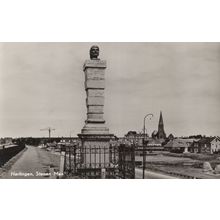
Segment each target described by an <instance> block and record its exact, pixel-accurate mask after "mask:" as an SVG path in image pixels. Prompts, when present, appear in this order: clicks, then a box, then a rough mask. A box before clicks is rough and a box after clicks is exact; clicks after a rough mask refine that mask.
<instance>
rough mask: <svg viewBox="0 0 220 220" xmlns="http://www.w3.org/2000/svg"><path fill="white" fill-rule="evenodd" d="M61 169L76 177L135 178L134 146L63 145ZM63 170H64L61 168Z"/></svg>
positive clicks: (66, 173) (67, 174)
mask: <svg viewBox="0 0 220 220" xmlns="http://www.w3.org/2000/svg"><path fill="white" fill-rule="evenodd" d="M61 149H62V153H61V155H63V156H61V158H63V159H61V163H62V165H61V166H60V167H61V168H60V169H63V171H64V174H65V175H66V177H67V178H68V177H74V178H92V179H97V178H103V179H115V178H129V179H132V178H135V153H134V152H135V151H134V148H133V146H132V147H128V146H125V145H119V146H112V145H110V146H98V145H97V146H86V147H82V146H79V145H77V144H72V145H71V144H68V145H63V146H62V148H61ZM61 172H62V170H61Z"/></svg>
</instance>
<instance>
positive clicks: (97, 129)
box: [81, 123, 109, 136]
mask: <svg viewBox="0 0 220 220" xmlns="http://www.w3.org/2000/svg"><path fill="white" fill-rule="evenodd" d="M81 134H82V135H83V134H85V135H87V134H90V135H95V136H96V135H109V129H108V128H106V127H105V125H104V124H102V123H87V124H86V125H85V126H84V127H83V129H82V130H81Z"/></svg>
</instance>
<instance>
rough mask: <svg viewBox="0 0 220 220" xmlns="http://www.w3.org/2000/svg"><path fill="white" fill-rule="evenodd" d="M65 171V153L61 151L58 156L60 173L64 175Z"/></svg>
mask: <svg viewBox="0 0 220 220" xmlns="http://www.w3.org/2000/svg"><path fill="white" fill-rule="evenodd" d="M64 169H65V151H61V155H60V173H64Z"/></svg>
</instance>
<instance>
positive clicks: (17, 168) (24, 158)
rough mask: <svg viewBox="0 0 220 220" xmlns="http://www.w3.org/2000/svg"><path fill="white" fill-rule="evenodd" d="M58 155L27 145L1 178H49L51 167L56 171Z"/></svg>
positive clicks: (58, 161) (58, 160)
mask: <svg viewBox="0 0 220 220" xmlns="http://www.w3.org/2000/svg"><path fill="white" fill-rule="evenodd" d="M59 163H60V157H59V156H58V155H54V154H52V153H50V152H48V151H46V150H43V149H40V148H38V147H33V146H27V150H26V151H25V152H24V153H23V154H22V155H21V157H20V158H19V159H18V160H17V161H16V162H15V163H14V164H13V165H12V167H11V168H10V170H9V171H7V172H6V173H5V174H3V176H2V178H8V179H24V178H25V179H26V178H28V179H42V178H49V177H50V173H51V168H52V169H55V171H58V169H59Z"/></svg>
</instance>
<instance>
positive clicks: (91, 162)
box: [78, 46, 113, 172]
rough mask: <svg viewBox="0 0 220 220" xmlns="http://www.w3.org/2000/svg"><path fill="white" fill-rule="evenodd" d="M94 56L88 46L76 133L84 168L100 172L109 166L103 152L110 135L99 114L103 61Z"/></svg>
mask: <svg viewBox="0 0 220 220" xmlns="http://www.w3.org/2000/svg"><path fill="white" fill-rule="evenodd" d="M98 57H99V47H98V46H92V47H91V49H90V60H86V61H85V63H84V66H83V71H84V73H85V90H86V107H87V119H86V121H85V125H84V127H83V128H82V130H81V134H79V135H78V136H79V138H80V139H81V143H82V151H83V152H85V154H84V156H83V163H84V165H85V167H87V166H89V167H90V168H97V167H99V168H100V172H101V170H102V172H103V169H105V167H106V166H110V161H109V156H108V153H107V152H109V146H110V139H111V138H112V137H113V135H112V134H109V129H108V128H107V127H106V125H105V120H104V117H103V116H104V90H105V69H106V61H105V60H100V59H99V58H98ZM100 149H101V150H100ZM103 151H104V152H103ZM87 152H88V153H87Z"/></svg>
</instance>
